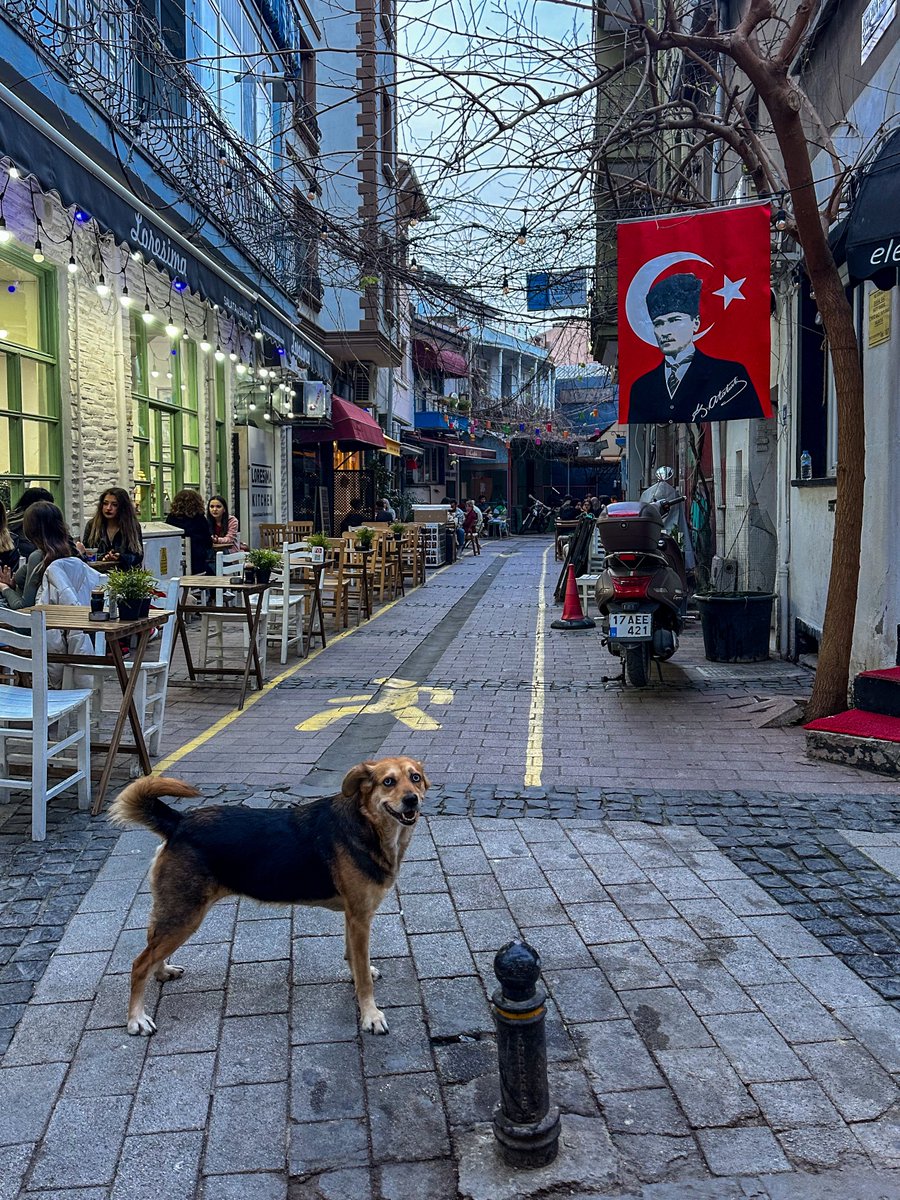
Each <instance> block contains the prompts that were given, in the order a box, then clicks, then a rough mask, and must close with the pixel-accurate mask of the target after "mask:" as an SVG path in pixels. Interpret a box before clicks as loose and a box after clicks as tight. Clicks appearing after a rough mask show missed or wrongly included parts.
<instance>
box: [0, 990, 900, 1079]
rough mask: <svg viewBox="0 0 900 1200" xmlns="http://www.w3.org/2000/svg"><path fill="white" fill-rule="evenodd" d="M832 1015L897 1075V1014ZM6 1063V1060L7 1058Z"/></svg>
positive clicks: (848, 1011)
mask: <svg viewBox="0 0 900 1200" xmlns="http://www.w3.org/2000/svg"><path fill="white" fill-rule="evenodd" d="M834 1015H835V1016H836V1017H837V1019H838V1020H839V1021H840V1022H841V1024H842V1025H845V1026H846V1027H847V1028H848V1029H849V1030H850V1032H851V1033H852V1034H853V1035H854V1037H856V1038H857V1039H858V1040H859V1041H860V1042H862V1044H863V1045H864V1046H865V1047H866V1049H867V1050H868V1051H869V1053H870V1054H871V1055H872V1056H873V1057H874V1058H875V1059H876V1060H877V1062H878V1063H879V1065H880V1066H882V1067H883V1068H884V1070H885V1071H889V1072H891V1073H892V1074H897V1073H900V1012H898V1011H897V1009H896V1008H893V1007H892V1006H891V1005H888V1004H877V1005H873V1006H872V1007H871V1008H838V1009H835V1013H834ZM6 1061H7V1062H8V1061H9V1056H8V1055H7V1060H6Z"/></svg>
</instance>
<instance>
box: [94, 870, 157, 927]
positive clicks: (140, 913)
mask: <svg viewBox="0 0 900 1200" xmlns="http://www.w3.org/2000/svg"><path fill="white" fill-rule="evenodd" d="M120 882H125V881H120ZM94 886H95V887H99V886H101V885H99V884H95V885H94ZM102 886H105V887H113V886H114V885H113V884H104V885H102ZM91 890H92V891H93V889H91ZM152 911H153V897H152V896H151V895H150V893H149V892H141V893H139V894H138V895H137V896H135V898H134V902H133V903H132V905H131V907H130V908H129V909H128V911H127V912H126V914H125V920H124V921H123V922H122V928H123V929H146V928H147V926H148V925H149V924H150V914H151V913H152Z"/></svg>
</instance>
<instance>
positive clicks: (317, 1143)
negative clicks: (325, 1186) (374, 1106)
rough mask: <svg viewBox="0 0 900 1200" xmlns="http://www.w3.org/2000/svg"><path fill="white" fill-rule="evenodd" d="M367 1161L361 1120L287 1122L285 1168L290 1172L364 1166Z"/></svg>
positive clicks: (366, 1144)
mask: <svg viewBox="0 0 900 1200" xmlns="http://www.w3.org/2000/svg"><path fill="white" fill-rule="evenodd" d="M368 1162H369V1135H368V1128H367V1125H366V1122H365V1121H363V1120H355V1121H311V1122H306V1123H305V1124H302V1125H298V1124H296V1123H292V1124H291V1126H290V1133H289V1149H288V1170H289V1171H290V1174H291V1175H308V1174H310V1173H311V1172H313V1171H325V1170H335V1169H338V1168H344V1167H359V1166H366V1165H367V1164H368Z"/></svg>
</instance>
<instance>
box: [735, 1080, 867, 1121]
mask: <svg viewBox="0 0 900 1200" xmlns="http://www.w3.org/2000/svg"><path fill="white" fill-rule="evenodd" d="M750 1091H751V1093H752V1095H753V1099H754V1100H755V1101H756V1103H757V1104H758V1105H759V1108H760V1112H761V1113H762V1115H763V1116H764V1117H765V1119H766V1121H767V1122H768V1124H769V1125H770V1126H771V1127H772V1128H773V1129H776V1130H783V1129H802V1128H804V1127H809V1126H811V1125H818V1126H825V1125H840V1126H841V1127H842V1128H843V1124H844V1122H843V1120H842V1118H841V1115H840V1113H839V1112H838V1111H837V1109H836V1108H835V1107H834V1105H833V1104H832V1103H831V1101H830V1100H829V1099H828V1097H827V1096H826V1095H825V1093H824V1092H823V1091H822V1089H821V1088H820V1087H819V1085H818V1084H817V1083H816V1082H815V1081H814V1080H812V1079H798V1080H792V1081H790V1082H781V1083H754V1084H751V1086H750Z"/></svg>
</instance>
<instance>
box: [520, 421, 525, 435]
mask: <svg viewBox="0 0 900 1200" xmlns="http://www.w3.org/2000/svg"><path fill="white" fill-rule="evenodd" d="M524 432H525V426H524V425H523V424H522V422H521V421H520V422H519V433H524Z"/></svg>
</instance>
